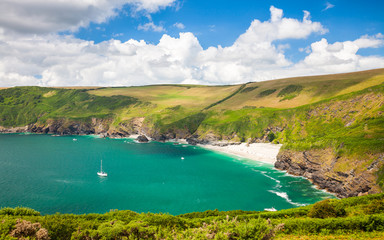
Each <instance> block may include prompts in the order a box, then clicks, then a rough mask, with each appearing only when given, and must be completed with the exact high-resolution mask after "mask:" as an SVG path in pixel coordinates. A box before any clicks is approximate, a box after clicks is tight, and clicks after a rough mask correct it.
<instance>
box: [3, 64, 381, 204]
mask: <svg viewBox="0 0 384 240" xmlns="http://www.w3.org/2000/svg"><path fill="white" fill-rule="evenodd" d="M383 82H384V69H376V70H371V71H364V72H357V73H347V74H337V75H326V76H314V77H300V78H290V79H281V80H273V81H267V82H259V83H248V84H243V85H235V86H192V85H159V86H144V87H127V88H99V89H61V88H39V87H17V88H9V89H2V90H0V126H2V127H0V131H2V132H15V131H31V132H36V133H54V134H93V133H95V134H102V135H103V136H112V137H119V136H120V137H121V136H128V135H131V134H138V133H139V134H145V135H147V136H149V137H152V138H153V139H155V140H167V139H176V138H187V139H188V140H189V142H191V143H196V142H200V143H205V142H209V141H211V142H212V141H222V140H225V141H232V142H266V141H272V142H274V143H277V142H279V143H282V144H283V148H282V149H281V151H280V153H279V156H278V162H277V163H276V167H277V168H280V169H284V170H287V171H288V172H290V173H292V174H296V175H303V176H305V177H307V178H309V179H311V180H312V181H313V182H314V183H315V184H317V185H319V186H320V187H321V188H326V189H328V190H330V191H332V192H335V193H337V194H338V196H339V197H347V196H356V195H358V194H365V193H376V192H380V191H381V188H382V187H383V185H384V160H383V159H384V116H383V113H384V84H383ZM14 127H15V128H14Z"/></svg>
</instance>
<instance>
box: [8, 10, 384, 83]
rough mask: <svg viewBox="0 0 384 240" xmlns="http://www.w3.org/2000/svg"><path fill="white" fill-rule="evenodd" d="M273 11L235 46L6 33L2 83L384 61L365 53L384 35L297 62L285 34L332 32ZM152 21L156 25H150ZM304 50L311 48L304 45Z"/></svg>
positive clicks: (205, 76)
mask: <svg viewBox="0 0 384 240" xmlns="http://www.w3.org/2000/svg"><path fill="white" fill-rule="evenodd" d="M270 11H271V18H270V19H269V20H268V21H264V22H261V21H259V20H254V21H253V22H252V23H251V25H250V27H249V28H248V29H247V30H246V31H245V33H243V34H242V35H240V36H239V37H238V39H237V40H236V41H235V42H234V43H233V45H232V46H229V47H221V46H217V47H209V48H208V49H203V48H202V47H201V45H200V43H199V40H198V39H197V37H196V36H195V35H194V34H193V33H189V32H186V33H180V34H179V36H178V37H171V36H169V35H167V34H164V35H163V37H162V38H161V39H160V41H159V43H158V44H150V43H147V42H145V41H137V40H134V39H131V40H128V41H126V42H121V41H119V40H113V39H112V40H109V41H105V42H101V43H98V44H95V43H94V42H92V41H85V40H80V39H76V38H74V37H73V36H60V35H56V34H50V35H44V36H33V37H31V36H24V37H19V38H16V39H13V38H5V37H3V39H2V40H1V38H0V86H16V85H39V86H74V85H79V86H81V85H82V86H131V85H146V84H157V83H194V84H197V83H200V84H235V83H243V82H249V81H261V80H269V79H274V78H279V77H290V76H297V75H310V74H323V73H334V72H346V71H355V70H363V69H368V68H375V67H383V66H384V58H383V57H380V56H370V57H364V56H359V55H358V50H359V49H361V48H373V47H380V46H382V44H383V35H381V34H377V35H375V36H366V35H365V36H362V37H360V38H359V39H356V40H354V41H345V42H336V43H328V41H327V40H326V39H325V38H324V39H322V40H320V41H318V42H315V43H313V44H312V45H311V46H310V48H308V49H305V50H306V51H307V52H308V53H307V54H308V55H307V56H306V57H305V58H304V59H303V60H302V61H300V62H298V63H294V62H291V61H290V60H289V59H287V58H286V56H285V53H284V50H285V49H286V48H288V47H289V45H286V44H281V40H286V39H304V38H307V37H308V36H309V35H311V34H323V33H325V32H326V31H327V29H325V28H324V27H323V26H322V25H321V24H320V23H318V22H312V21H311V20H310V19H309V17H310V16H309V13H308V12H304V17H303V18H302V19H300V20H298V19H291V18H285V17H284V16H283V11H282V10H280V9H277V8H274V7H271V9H270ZM149 28H151V27H149ZM303 51H304V49H303Z"/></svg>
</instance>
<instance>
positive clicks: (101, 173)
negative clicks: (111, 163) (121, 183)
mask: <svg viewBox="0 0 384 240" xmlns="http://www.w3.org/2000/svg"><path fill="white" fill-rule="evenodd" d="M97 175H99V176H100V177H107V176H108V174H107V173H106V172H103V160H101V163H100V172H97Z"/></svg>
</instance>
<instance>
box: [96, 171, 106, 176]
mask: <svg viewBox="0 0 384 240" xmlns="http://www.w3.org/2000/svg"><path fill="white" fill-rule="evenodd" d="M97 175H99V176H100V177H107V176H108V174H107V173H105V172H98V173H97Z"/></svg>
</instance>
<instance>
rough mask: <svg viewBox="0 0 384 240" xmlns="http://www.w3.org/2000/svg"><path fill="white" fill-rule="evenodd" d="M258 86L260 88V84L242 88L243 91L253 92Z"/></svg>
mask: <svg viewBox="0 0 384 240" xmlns="http://www.w3.org/2000/svg"><path fill="white" fill-rule="evenodd" d="M256 88H258V86H253V87H246V88H244V89H243V90H241V93H247V92H252V91H253V90H255V89H256Z"/></svg>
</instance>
